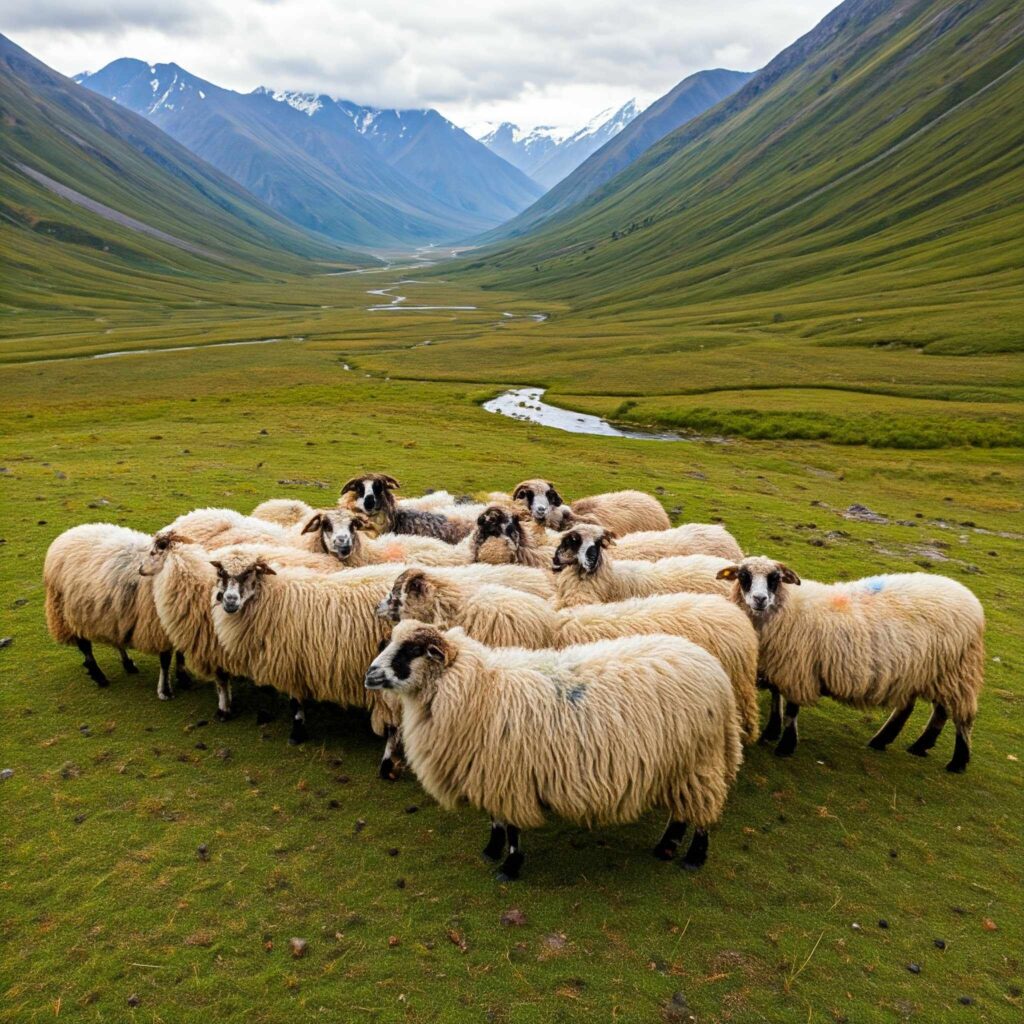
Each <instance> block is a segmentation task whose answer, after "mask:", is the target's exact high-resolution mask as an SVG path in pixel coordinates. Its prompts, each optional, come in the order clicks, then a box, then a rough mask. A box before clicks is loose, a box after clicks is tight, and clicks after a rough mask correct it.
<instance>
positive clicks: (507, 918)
mask: <svg viewBox="0 0 1024 1024" xmlns="http://www.w3.org/2000/svg"><path fill="white" fill-rule="evenodd" d="M498 923H499V924H502V925H504V926H505V927H506V928H522V926H523V925H524V924H526V915H525V914H524V913H523V912H522V911H521V910H520V909H519V908H518V907H512V908H511V909H510V910H506V911H505V913H504V914H502V915H501V917H499V918H498Z"/></svg>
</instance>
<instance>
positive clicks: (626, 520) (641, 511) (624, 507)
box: [512, 480, 672, 537]
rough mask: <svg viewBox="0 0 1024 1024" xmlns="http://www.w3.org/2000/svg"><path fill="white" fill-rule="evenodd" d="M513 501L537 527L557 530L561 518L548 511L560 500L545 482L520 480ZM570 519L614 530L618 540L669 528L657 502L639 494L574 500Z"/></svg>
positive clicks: (560, 515)
mask: <svg viewBox="0 0 1024 1024" xmlns="http://www.w3.org/2000/svg"><path fill="white" fill-rule="evenodd" d="M512 499H513V501H521V502H523V504H524V505H525V506H526V508H527V509H529V511H530V514H531V515H532V516H533V518H534V519H536V520H537V522H539V523H545V524H546V525H550V526H554V527H556V528H557V527H560V526H563V525H565V523H564V522H563V514H562V513H559V512H557V511H556V512H555V513H554V515H553V516H552V517H551V518H552V521H551V522H550V523H548V515H549V513H550V512H551V510H552V509H554V510H557V509H559V508H560V507H561V506H562V505H563V504H564V501H563V500H562V496H561V495H560V494H559V493H558V491H556V490H555V488H554V486H553V485H552V484H551V483H550V482H549V481H547V480H524V481H523V482H522V483H520V484H517V485H516V487H515V489H514V490H513V491H512ZM569 508H570V510H571V511H572V513H573V515H574V516H578V517H579V518H580V519H581V520H582V521H587V522H595V523H599V524H600V525H601V526H605V527H607V528H608V529H609V530H614V531H615V532H616V533H617V534H618V535H619V536H620V537H621V536H624V535H625V534H627V533H633V532H634V531H636V530H667V529H668V528H669V527H670V526H671V525H672V524H671V522H670V521H669V518H668V515H667V514H666V513H665V510H664V509H663V508H662V507H661V503H660V502H659V501H658V499H657V498H654V497H652V496H651V495H650V494H644V492H643V491H610V492H609V493H607V494H595V495H594V496H593V497H590V498H577V499H576V500H575V501H573V502H570V503H569Z"/></svg>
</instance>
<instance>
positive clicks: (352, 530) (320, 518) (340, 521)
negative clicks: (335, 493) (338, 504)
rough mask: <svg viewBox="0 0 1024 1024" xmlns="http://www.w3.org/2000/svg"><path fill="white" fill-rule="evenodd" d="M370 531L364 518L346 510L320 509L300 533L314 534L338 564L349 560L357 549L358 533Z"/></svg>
mask: <svg viewBox="0 0 1024 1024" xmlns="http://www.w3.org/2000/svg"><path fill="white" fill-rule="evenodd" d="M368 529H370V523H369V521H368V520H367V519H366V517H365V516H363V515H361V514H360V513H358V512H353V511H352V510H350V509H347V508H335V509H321V510H320V511H319V512H316V513H315V514H314V515H312V516H311V517H310V519H309V521H308V522H307V523H306V525H305V526H303V528H302V533H315V534H317V535H318V536H319V538H320V546H321V547H322V548H323V550H324V552H325V553H326V554H328V555H333V556H334V557H335V558H337V559H338V561H340V562H344V561H345V560H346V559H348V558H350V557H351V556H352V554H353V552H355V551H356V550H357V549H358V547H359V533H360V531H363V530H368Z"/></svg>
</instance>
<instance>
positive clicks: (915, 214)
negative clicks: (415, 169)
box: [468, 0, 1024, 351]
mask: <svg viewBox="0 0 1024 1024" xmlns="http://www.w3.org/2000/svg"><path fill="white" fill-rule="evenodd" d="M1022 107H1024V7H1021V5H1020V4H1019V3H1016V2H1014V0H979V2H973V3H965V2H960V0H938V2H937V0H901V2H892V0H846V2H845V3H843V4H841V5H840V6H839V7H837V8H836V9H835V10H834V11H832V12H831V13H830V14H829V15H828V16H827V17H826V18H825V19H824V20H823V21H822V22H821V23H820V24H819V25H817V26H816V27H815V28H814V29H813V30H812V31H811V32H809V33H808V34H807V35H805V36H803V37H802V38H801V39H799V40H797V42H795V43H794V44H793V45H792V46H790V47H788V48H787V49H785V50H784V51H783V52H782V53H780V54H779V55H778V56H777V57H776V58H775V59H774V60H772V61H771V62H770V63H769V64H768V65H767V66H766V67H765V68H763V69H762V70H761V71H759V72H758V73H757V74H755V75H754V76H753V77H752V78H751V79H749V80H748V82H747V83H746V84H745V85H744V86H743V87H742V88H741V89H740V90H739V91H738V92H736V93H734V94H733V95H732V96H730V97H729V98H727V99H725V100H724V101H722V102H721V103H719V104H718V105H716V106H715V107H713V108H711V110H709V111H707V112H705V113H704V114H703V115H701V116H700V117H698V118H696V119H695V120H693V121H690V122H688V123H687V124H686V125H684V126H683V127H682V128H680V129H677V130H676V131H675V132H673V133H671V134H670V135H668V136H667V137H666V138H664V139H662V140H661V141H660V142H659V143H656V144H655V145H654V146H652V147H651V148H650V149H648V150H647V151H646V152H645V153H644V154H643V155H642V156H641V157H640V158H639V159H638V160H636V161H635V162H634V163H632V164H630V165H629V166H628V167H627V168H626V170H624V171H623V172H621V173H620V174H619V175H617V176H616V177H613V178H612V179H611V180H609V181H607V182H605V183H604V184H602V185H600V186H599V187H598V188H597V189H596V190H594V191H593V192H591V193H590V195H588V196H587V197H586V198H585V199H583V201H582V202H580V203H577V204H576V205H575V206H570V207H568V208H567V209H565V210H562V211H560V212H559V213H557V214H556V215H555V216H554V217H552V218H551V219H550V220H548V221H547V222H546V223H544V224H542V225H541V226H540V228H539V230H537V231H535V232H533V233H532V234H530V235H528V236H526V237H523V238H519V239H516V240H514V241H512V242H511V243H507V244H505V245H503V246H501V247H500V248H495V249H492V250H490V251H486V250H485V251H484V252H483V254H482V255H480V256H478V257H477V258H476V260H475V261H474V263H473V264H471V265H470V267H469V268H468V269H469V270H470V271H471V272H472V274H475V275H477V276H478V277H480V278H483V279H486V280H489V281H492V280H495V279H497V278H499V277H500V280H501V283H502V287H505V288H510V289H515V288H517V287H527V286H528V287H529V289H530V291H531V292H532V293H533V294H538V295H550V296H551V297H560V298H563V299H567V300H569V301H572V302H574V303H576V304H577V305H578V306H580V307H585V308H587V309H593V310H595V311H598V310H600V311H601V315H608V314H610V313H611V312H612V311H614V314H615V315H616V316H618V317H621V316H627V315H629V311H631V310H635V311H639V310H647V311H650V310H652V309H658V308H677V309H680V308H683V307H686V306H687V305H688V304H693V303H703V304H705V305H706V304H708V303H712V302H717V303H720V307H719V308H720V309H721V312H720V314H718V315H719V316H724V317H729V316H736V315H737V314H736V313H735V309H736V306H737V304H738V303H740V302H743V303H745V304H746V309H747V310H748V313H747V315H748V316H754V317H755V319H756V320H757V322H758V323H768V322H769V321H770V320H771V319H772V318H775V319H776V322H783V321H785V320H786V319H787V318H789V317H792V316H795V315H797V313H798V311H799V310H800V309H801V308H802V307H803V306H806V305H807V304H809V303H822V302H825V301H827V302H828V304H829V306H828V308H829V309H831V310H832V311H833V312H832V316H831V317H830V318H827V319H825V320H823V321H822V322H821V323H820V324H819V325H817V326H816V327H815V330H816V331H817V332H819V333H820V336H821V339H822V340H823V341H824V340H826V339H830V338H831V339H835V343H844V342H845V339H848V338H851V337H858V338H862V339H864V340H863V342H862V343H868V344H890V343H895V342H897V341H898V339H901V338H907V337H911V338H914V339H916V340H917V341H918V343H920V344H922V345H929V346H931V345H938V346H940V348H942V349H943V350H952V351H965V350H970V349H971V348H972V347H973V346H979V345H980V346H983V347H986V346H987V347H989V348H992V347H998V346H1002V345H1015V346H1019V345H1020V343H1021V342H1020V330H1019V315H1020V308H1021V307H1020V299H1019V295H1020V289H1021V287H1022V285H1024V281H1022V275H1021V272H1020V262H1019V257H1020V238H1021V236H1022V234H1024V176H1022V175H1021V167H1022V164H1024V118H1021V117H1020V116H1019V114H1020V110H1021V109H1022ZM472 274H471V275H470V276H472ZM1012 295H1016V300H1015V302H1011V296H1012ZM1011 308H1013V309H1016V325H1015V324H1014V316H1012V315H1011V312H1010V310H1011ZM910 309H912V310H913V314H912V316H906V315H902V314H898V313H897V312H894V311H896V310H904V311H905V310H910ZM757 310H760V312H759V313H757V312H755V311H757ZM851 311H856V313H857V316H856V317H855V316H852V315H851ZM709 315H711V314H709ZM900 315H902V319H901V320H899V322H898V323H897V322H896V318H897V316H900ZM716 322H720V321H716ZM931 350H932V349H931V348H929V351H931Z"/></svg>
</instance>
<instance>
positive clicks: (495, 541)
mask: <svg viewBox="0 0 1024 1024" xmlns="http://www.w3.org/2000/svg"><path fill="white" fill-rule="evenodd" d="M476 522H477V525H476V531H475V533H474V534H473V541H474V556H473V557H474V561H477V562H486V563H488V564H491V565H504V564H506V563H509V564H513V565H529V566H532V567H533V568H535V569H550V568H551V558H552V556H553V555H554V553H555V548H556V546H557V539H558V538H557V534H552V535H551V537H550V538H549V537H548V536H547V532H546V531H545V529H544V527H543V526H542V525H541V524H539V523H536V522H534V521H533V519H532V518H531V516H530V514H529V513H528V512H526V511H525V510H523V509H516V508H512V507H510V506H508V505H499V504H493V505H489V506H488V507H487V508H486V509H485V510H484V511H483V512H482V513H481V515H480V516H479V517H478V519H477V521H476Z"/></svg>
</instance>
